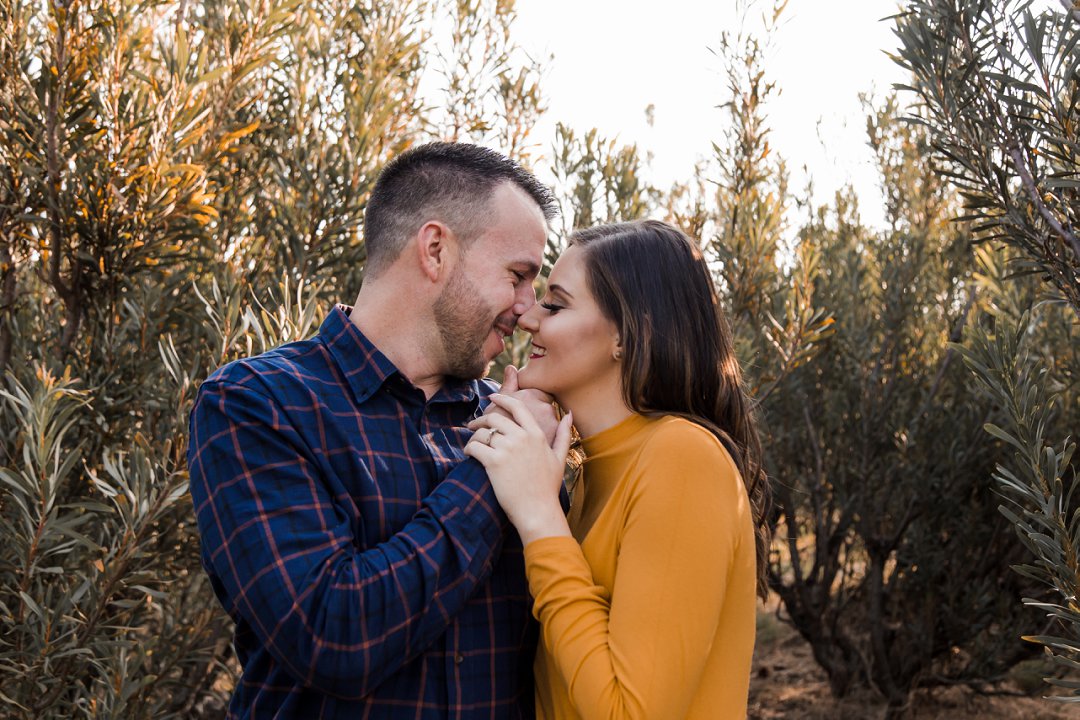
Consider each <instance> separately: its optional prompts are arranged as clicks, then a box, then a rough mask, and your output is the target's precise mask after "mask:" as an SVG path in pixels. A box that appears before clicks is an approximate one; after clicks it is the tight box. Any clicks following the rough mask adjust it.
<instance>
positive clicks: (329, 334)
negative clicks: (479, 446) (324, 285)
mask: <svg viewBox="0 0 1080 720" xmlns="http://www.w3.org/2000/svg"><path fill="white" fill-rule="evenodd" d="M352 310H353V309H352V307H350V306H348V305H341V304H338V305H335V306H334V308H333V309H332V310H331V311H330V314H329V315H327V316H326V319H325V320H323V323H322V325H321V326H320V327H319V337H320V338H321V339H322V341H323V342H324V343H325V344H326V347H327V349H328V350H329V351H330V354H331V355H332V356H333V357H334V361H335V362H336V363H337V366H338V368H340V370H341V372H342V374H343V375H344V376H345V380H346V382H348V383H349V387H350V388H351V389H352V391H353V395H354V396H355V398H356V402H358V403H363V402H365V401H366V400H367V399H368V398H369V397H371V395H372V394H373V393H374V392H375V391H376V390H378V389H379V388H380V387H382V386H383V384H384V383H386V382H387V381H395V382H402V381H404V382H405V383H406V384H408V385H409V386H410V387H411V386H412V383H411V382H409V379H408V378H406V377H405V375H404V374H402V373H401V371H400V370H398V369H397V367H395V366H394V363H392V362H390V360H389V358H387V357H386V356H385V355H383V354H382V353H381V352H380V351H379V349H378V348H377V347H375V345H374V344H373V343H372V342H371V341H370V340H369V339H368V338H367V336H365V335H364V333H362V332H360V328H358V327H356V325H354V324H353V323H352V321H351V320H350V319H349V316H350V315H351V314H352ZM477 384H478V381H477V380H449V381H447V382H446V383H445V384H443V386H442V387H441V388H440V389H439V390H438V391H437V392H436V393H435V394H434V395H433V396H432V397H431V400H430V402H438V403H444V402H446V403H454V402H467V403H476V402H478V401H479V394H478V387H477Z"/></svg>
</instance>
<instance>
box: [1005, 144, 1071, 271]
mask: <svg viewBox="0 0 1080 720" xmlns="http://www.w3.org/2000/svg"><path fill="white" fill-rule="evenodd" d="M1008 153H1009V157H1010V158H1012V161H1013V166H1014V167H1015V168H1016V172H1017V173H1018V174H1019V175H1020V180H1021V181H1022V182H1023V183H1024V187H1025V188H1026V189H1027V191H1028V195H1030V196H1031V202H1033V203H1034V204H1035V207H1036V208H1038V210H1039V214H1040V215H1042V216H1043V218H1044V219H1045V220H1046V222H1047V223H1048V224H1049V225H1050V227H1052V228H1053V229H1054V232H1056V233H1057V234H1058V235H1060V236H1061V238H1062V239H1063V240H1065V241H1066V242H1068V243H1069V246H1070V247H1071V248H1072V251H1073V254H1074V255H1075V256H1076V259H1077V262H1080V239H1078V238H1077V237H1076V235H1075V234H1073V233H1072V232H1071V231H1070V230H1069V229H1068V228H1066V227H1065V226H1063V225H1062V224H1061V222H1060V221H1059V220H1058V219H1057V218H1056V217H1054V214H1053V213H1052V212H1050V208H1048V207H1046V203H1044V202H1043V199H1042V197H1041V196H1040V195H1039V187H1038V186H1037V185H1036V184H1035V178H1033V177H1032V176H1031V171H1030V170H1029V169H1028V166H1027V163H1025V162H1024V155H1023V153H1021V152H1020V148H1018V147H1016V146H1015V145H1014V146H1013V147H1011V148H1009V149H1008Z"/></svg>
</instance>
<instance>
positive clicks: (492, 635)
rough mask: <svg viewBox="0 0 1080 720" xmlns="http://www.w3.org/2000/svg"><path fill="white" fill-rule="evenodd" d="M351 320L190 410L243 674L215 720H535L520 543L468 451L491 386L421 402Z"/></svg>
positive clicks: (207, 390) (197, 482)
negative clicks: (223, 715)
mask: <svg viewBox="0 0 1080 720" xmlns="http://www.w3.org/2000/svg"><path fill="white" fill-rule="evenodd" d="M349 312H350V308H348V307H345V306H338V307H336V308H335V309H334V310H333V311H332V312H331V313H330V315H329V316H328V317H327V318H326V320H325V321H324V322H323V324H322V327H321V328H320V330H319V333H318V335H316V336H315V337H313V338H311V339H309V340H304V341H300V342H295V343H290V344H288V345H283V346H282V347H280V348H277V349H275V350H273V351H271V352H268V353H265V354H263V355H259V356H257V357H253V358H248V359H243V360H238V361H236V362H233V363H230V364H229V365H226V366H225V367H222V368H220V369H219V370H218V371H217V372H215V373H214V374H213V375H211V376H210V377H209V378H208V379H207V380H206V382H204V383H203V384H202V387H201V388H200V390H199V397H198V400H197V402H196V404H195V409H194V410H193V411H192V414H191V445H190V450H189V453H188V465H189V468H190V471H191V497H192V501H193V502H194V504H195V512H196V516H197V518H198V523H199V530H200V532H201V535H202V559H203V565H204V566H205V568H206V571H207V573H208V574H209V575H210V579H211V581H212V584H213V587H214V591H215V592H216V593H217V596H218V598H219V599H220V600H221V602H222V604H223V605H224V606H225V609H226V610H227V611H228V613H229V615H231V616H232V618H233V619H234V620H235V621H236V636H235V644H236V651H237V655H238V656H239V659H240V663H241V665H242V667H243V673H242V677H241V678H240V681H239V683H238V685H237V688H236V691H235V693H234V695H233V698H232V702H231V704H230V708H229V715H228V717H229V718H249V717H250V718H264V717H265V718H271V717H272V718H305V719H306V718H345V717H348V718H417V719H421V718H522V717H532V715H533V709H532V701H533V697H532V693H533V691H532V679H531V678H532V658H533V651H534V649H535V642H536V634H535V626H534V624H533V623H532V620H531V617H530V609H531V600H530V598H529V595H528V586H527V585H526V583H525V570H524V561H523V557H522V552H521V543H520V541H519V540H518V538H517V536H516V534H514V533H513V531H512V530H511V531H510V532H508V533H507V532H506V530H507V528H508V527H509V526H508V524H507V522H506V518H505V516H504V515H503V514H502V511H501V510H500V509H499V506H498V503H497V502H496V500H495V495H494V493H493V492H492V490H491V486H490V484H489V483H488V481H487V476H486V475H485V473H484V471H483V468H482V467H481V466H480V465H479V464H478V463H476V461H474V460H471V459H469V460H466V459H465V457H464V455H463V453H462V448H463V447H464V445H465V443H466V442H467V441H468V437H469V432H468V431H467V430H466V429H465V428H464V427H463V426H464V424H465V423H466V422H468V420H469V419H471V418H473V417H475V416H476V415H477V414H478V413H479V411H480V408H481V407H482V406H483V405H484V404H486V398H487V396H488V395H489V394H490V393H492V392H494V389H495V388H494V386H493V385H492V384H490V383H488V382H486V381H473V382H460V383H456V384H448V385H447V386H445V387H444V388H443V389H442V390H440V391H439V392H438V393H437V394H436V395H435V396H433V397H432V398H431V399H430V400H429V401H426V400H425V397H424V394H423V392H422V391H420V390H419V389H417V388H415V387H414V386H413V385H412V384H411V383H410V382H409V381H408V380H407V379H405V377H404V376H402V375H401V374H400V373H399V372H398V371H397V370H396V369H395V368H394V366H393V365H392V364H391V363H390V361H389V360H387V358H386V357H385V356H384V355H382V354H381V353H380V352H379V351H378V350H377V349H376V348H375V347H374V346H373V345H372V344H371V343H370V342H369V341H368V340H367V339H366V338H365V337H364V336H363V334H362V333H360V332H359V330H358V329H357V328H356V326H355V325H353V324H352V323H351V322H350V321H349V318H348V314H349ZM504 533H506V534H505V536H504ZM504 539H505V541H504Z"/></svg>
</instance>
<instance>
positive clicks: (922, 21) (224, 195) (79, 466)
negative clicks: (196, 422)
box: [0, 0, 1080, 718]
mask: <svg viewBox="0 0 1080 720" xmlns="http://www.w3.org/2000/svg"><path fill="white" fill-rule="evenodd" d="M906 9H907V10H908V12H907V14H904V15H902V16H900V17H898V18H897V19H896V26H897V36H898V45H899V46H900V48H899V49H898V50H897V59H898V62H901V63H902V64H904V65H905V67H907V68H908V70H909V71H910V72H911V76H912V82H911V86H910V87H909V88H907V89H902V90H901V94H900V95H898V96H887V97H884V98H877V99H867V100H866V101H865V103H866V115H867V130H868V134H867V141H868V142H869V143H870V145H871V147H872V149H873V150H874V152H875V156H876V158H877V165H878V168H879V173H880V182H881V185H882V188H883V190H884V192H885V197H886V199H887V200H886V202H887V208H886V210H887V212H886V215H887V218H888V226H887V227H886V228H885V229H882V230H875V229H871V228H868V227H865V226H864V225H863V224H862V223H861V221H860V219H859V209H858V204H857V202H856V201H855V199H854V194H853V193H852V192H851V190H850V189H845V190H841V191H839V192H838V193H837V195H836V197H835V199H834V201H833V202H832V203H830V204H828V205H827V206H824V207H815V206H813V204H812V203H810V202H809V201H808V200H807V198H808V197H809V195H810V194H809V192H800V191H793V190H792V189H791V188H790V187H789V185H788V177H787V171H786V168H785V164H784V162H783V159H782V158H781V157H780V156H779V154H778V153H777V152H776V150H775V149H774V148H772V147H770V144H769V130H768V102H769V98H770V97H771V96H773V95H774V94H775V92H777V90H778V89H777V88H776V86H775V84H774V83H773V82H772V81H771V80H770V78H769V76H768V73H767V67H766V65H767V62H766V61H767V54H768V53H767V49H768V43H769V41H770V37H771V33H772V28H773V27H774V26H775V24H776V22H777V21H778V19H779V18H780V17H781V16H782V13H783V10H784V8H783V4H782V3H781V4H778V5H777V6H774V7H772V8H765V10H766V13H765V14H766V17H765V22H764V24H763V26H761V27H756V28H754V29H753V32H751V33H739V34H729V35H725V36H724V40H723V43H722V47H721V50H722V53H721V54H722V56H723V58H724V60H725V63H726V67H727V72H726V75H725V77H724V84H723V86H721V87H717V88H707V89H704V90H703V91H705V92H710V93H714V94H715V95H716V98H717V102H718V103H722V109H723V112H724V114H725V116H726V121H725V123H724V124H723V126H722V128H721V130H720V131H719V132H718V136H717V137H716V138H715V143H714V145H713V147H712V148H711V151H710V149H708V148H704V149H703V151H708V155H707V159H706V160H704V161H703V162H702V163H701V164H700V165H699V167H698V168H697V169H696V171H695V173H694V174H693V175H692V177H690V178H687V180H686V181H685V182H684V183H680V184H678V185H676V186H674V187H671V188H660V187H656V186H654V185H653V184H652V183H650V180H649V178H648V174H647V172H646V171H645V170H644V166H645V163H644V162H643V158H642V157H641V154H640V152H639V150H638V148H636V147H634V146H623V145H620V144H619V143H618V142H616V141H615V140H612V139H611V137H610V136H609V135H607V134H606V131H605V129H595V128H570V127H566V126H559V127H558V130H557V132H556V136H555V137H554V138H535V137H531V136H530V129H531V127H532V126H533V124H534V123H535V121H536V118H538V117H539V116H540V115H541V114H542V113H543V112H544V111H545V100H544V95H543V82H542V79H543V78H542V66H541V65H540V64H538V63H537V62H536V61H535V60H534V59H532V58H529V57H528V56H527V55H525V54H524V53H523V52H522V51H521V49H520V48H519V47H517V46H516V45H515V43H514V39H513V32H512V29H513V24H514V19H515V14H514V6H513V2H512V0H398V1H397V2H390V1H388V0H360V1H359V2H343V1H342V0H320V1H318V2H313V3H300V2H297V1H296V0H241V1H240V2H236V1H232V0H230V1H229V2H219V1H218V0H209V1H208V2H204V3H188V2H187V1H186V0H180V1H179V2H159V1H157V0H144V1H139V2H136V1H134V0H63V1H59V0H53V1H52V2H47V3H44V4H42V3H30V2H24V1H22V0H0V371H3V373H4V380H3V386H2V390H0V408H2V410H0V481H2V482H0V533H2V537H3V540H4V542H3V543H0V703H3V704H4V714H5V715H9V716H11V717H23V718H29V717H34V718H39V717H65V718H66V717H82V716H87V717H123V718H142V717H147V718H149V717H155V718H157V717H202V716H206V717H214V716H219V715H220V714H221V711H222V708H223V705H224V703H225V702H226V701H227V697H228V690H229V688H230V687H231V685H232V683H233V682H234V679H235V677H234V673H235V671H236V667H235V660H234V658H233V656H232V654H231V649H230V645H229V634H230V627H229V622H228V619H227V618H225V617H224V616H223V614H222V612H221V610H220V608H219V607H218V606H217V603H216V601H215V600H214V598H213V595H212V593H211V591H210V588H209V587H208V582H207V579H206V577H205V575H204V574H203V573H202V570H201V568H200V567H199V561H198V537H197V533H196V529H195V527H194V522H193V517H192V510H191V507H190V502H189V500H188V498H187V495H186V482H187V476H186V468H185V466H184V457H185V451H186V444H185V443H186V424H187V416H188V413H189V411H190V407H191V401H192V398H193V395H194V390H195V389H196V388H197V386H198V383H199V382H200V381H201V379H202V378H204V377H206V375H207V374H209V373H210V372H211V371H212V370H213V369H214V368H215V367H217V366H218V365H220V364H222V363H224V362H227V361H229V360H231V359H233V358H236V357H239V356H242V355H248V354H252V353H257V352H261V351H262V350H265V349H268V348H270V347H273V346H275V345H277V344H280V343H282V342H286V341H289V340H292V339H295V338H299V337H304V336H306V335H309V334H310V333H311V332H313V330H314V329H315V327H317V323H318V322H319V321H320V319H321V317H322V316H323V314H324V313H325V312H326V310H327V308H328V307H329V306H330V304H331V303H333V302H349V301H351V299H352V298H353V297H354V296H355V292H356V291H357V289H358V288H359V285H360V283H361V282H362V279H363V264H364V246H363V241H362V226H361V222H362V214H363V208H364V203H365V200H366V197H367V193H368V191H369V189H370V186H371V184H372V182H373V181H374V178H375V176H376V174H377V172H378V170H379V168H380V167H381V166H382V165H383V164H384V163H385V162H386V160H387V159H388V158H390V157H392V156H393V155H394V154H396V153H398V152H400V151H402V150H403V149H405V148H407V147H409V146H410V145H413V144H416V143H419V142H423V141H425V140H427V139H432V138H449V139H458V140H470V141H475V142H481V143H486V144H490V145H492V146H494V147H498V148H500V149H502V150H504V151H505V152H508V153H509V154H511V155H512V156H514V157H516V158H518V159H519V160H521V161H522V162H523V163H525V164H526V165H532V164H534V163H535V162H536V161H537V160H538V159H539V157H540V155H544V156H546V158H547V160H548V167H549V169H548V170H547V171H546V172H547V173H549V175H548V176H546V177H544V179H545V180H548V181H549V182H551V183H552V184H553V185H554V186H555V188H556V190H557V192H558V194H559V196H560V200H561V204H562V210H563V212H562V218H561V221H560V222H561V227H559V228H556V230H557V232H555V233H553V236H552V238H551V243H550V247H549V253H548V255H549V259H552V258H554V257H555V256H556V255H557V253H558V251H559V249H560V238H561V237H563V236H565V233H566V232H567V231H568V230H569V229H571V228H573V227H578V226H584V225H589V224H593V223H598V222H608V221H612V220H621V219H630V218H635V217H643V216H655V217H663V218H667V219H670V220H672V221H673V222H676V223H678V224H679V225H681V226H682V227H683V228H684V229H685V230H686V231H687V232H689V233H690V234H692V235H693V236H695V237H697V238H699V239H700V241H701V243H702V248H703V251H704V252H705V253H706V254H707V255H708V257H709V259H710V261H711V262H712V264H713V267H714V268H715V271H716V280H717V283H718V285H719V287H720V288H721V291H722V296H723V300H724V303H725V307H726V310H727V311H728V313H729V314H730V317H731V319H732V323H733V326H734V328H735V330H736V334H737V338H738V350H739V353H740V357H741V358H742V360H743V362H744V364H745V366H746V368H747V374H748V377H749V381H750V383H751V386H752V388H751V389H752V390H753V392H754V394H755V396H756V397H757V398H758V402H759V409H760V412H761V416H762V420H763V423H764V424H763V428H764V431H765V436H766V437H765V440H766V451H767V459H768V467H769V470H770V473H771V475H772V478H773V484H774V489H775V492H776V496H777V500H778V504H777V509H776V514H775V517H774V518H773V520H774V522H775V524H776V532H777V542H776V544H775V546H774V554H773V558H772V570H771V584H772V586H773V588H774V590H775V591H776V592H777V594H778V595H779V597H780V598H781V600H782V612H783V616H784V617H785V618H786V619H787V620H788V621H789V622H791V623H792V624H793V625H794V627H795V628H796V629H797V630H798V631H799V632H800V634H802V635H803V637H804V638H806V640H807V641H808V642H809V643H810V645H811V646H812V648H813V652H814V656H815V659H816V660H817V662H818V663H819V664H821V666H822V667H823V668H824V669H825V671H826V673H827V675H828V677H829V681H830V686H831V688H832V691H833V692H834V693H836V694H837V695H844V694H846V693H848V692H850V691H851V690H852V689H853V688H871V689H872V690H873V691H874V692H876V693H878V694H879V695H880V696H881V697H882V698H883V699H884V701H886V702H887V704H888V706H889V708H890V710H889V713H890V714H892V715H896V716H899V715H902V714H903V713H904V711H905V708H906V707H907V699H908V697H909V695H910V693H911V692H912V690H913V689H915V688H918V687H928V686H931V687H932V686H935V685H949V684H957V683H963V684H970V685H972V686H975V687H979V688H991V687H993V684H994V683H995V682H997V681H998V680H1000V678H1001V677H1003V675H1004V673H1006V672H1007V671H1008V669H1009V667H1010V666H1011V665H1013V664H1014V663H1015V662H1017V661H1018V660H1020V659H1022V658H1024V657H1028V656H1030V655H1031V653H1032V652H1034V651H1036V645H1035V644H1032V643H1025V642H1023V641H1021V640H1020V636H1021V635H1032V636H1037V637H1036V640H1037V643H1039V644H1042V645H1043V646H1044V647H1047V648H1049V649H1050V650H1051V651H1052V652H1053V653H1054V657H1055V659H1056V663H1057V666H1056V669H1055V668H1050V669H1049V670H1048V672H1051V676H1052V679H1053V681H1054V682H1056V683H1058V684H1061V685H1063V686H1064V689H1065V690H1066V691H1068V690H1073V689H1075V688H1076V687H1077V684H1076V682H1075V681H1074V679H1075V678H1076V670H1077V669H1080V665H1078V664H1077V663H1080V657H1078V656H1077V651H1076V648H1077V646H1078V645H1077V641H1078V638H1080V615H1078V610H1077V606H1076V600H1075V596H1076V587H1077V585H1078V584H1080V583H1078V576H1077V573H1078V564H1077V553H1078V550H1077V548H1078V547H1080V521H1078V520H1077V517H1078V516H1077V515H1076V508H1077V500H1076V498H1075V496H1073V495H1072V493H1071V490H1072V488H1073V487H1075V477H1076V474H1075V469H1076V466H1075V462H1076V461H1075V459H1074V457H1073V455H1072V449H1071V448H1072V447H1073V444H1072V442H1071V440H1070V437H1071V432H1072V429H1075V428H1077V427H1080V424H1078V420H1080V394H1078V392H1077V377H1078V368H1080V362H1078V357H1077V348H1078V347H1080V344H1078V343H1077V341H1076V333H1077V327H1076V325H1077V318H1078V314H1080V308H1078V303H1077V297H1080V295H1078V294H1077V292H1076V289H1077V287H1078V285H1077V266H1078V257H1080V255H1078V252H1080V251H1078V250H1077V246H1076V245H1073V244H1072V242H1073V240H1075V232H1074V231H1073V229H1072V228H1073V227H1074V225H1073V223H1074V220H1075V218H1076V212H1077V204H1076V188H1077V187H1080V180H1078V179H1077V175H1076V173H1077V168H1076V150H1077V109H1076V108H1077V98H1078V96H1080V95H1078V93H1080V89H1078V84H1077V74H1076V68H1077V67H1078V64H1080V59H1078V57H1080V56H1078V51H1077V45H1076V42H1077V32H1076V28H1077V22H1080V21H1078V19H1077V17H1076V12H1075V11H1073V10H1071V6H1068V5H1067V4H1066V5H1063V7H1062V9H1061V10H1059V11H1051V12H1047V13H1044V14H1042V15H1041V16H1039V15H1037V14H1033V13H1032V12H1031V11H1030V9H1029V8H1027V7H1026V4H1025V3H978V2H966V1H964V0H912V1H911V2H909V3H908V4H907V6H906ZM425 77H427V78H429V79H430V78H432V77H434V78H435V79H436V82H435V84H436V85H437V86H438V88H439V97H438V102H436V103H433V104H429V102H428V100H425V98H424V97H422V96H421V94H420V92H419V88H420V84H421V82H422V80H423V79H424V78H425ZM911 121H913V122H911ZM928 158H929V159H930V160H931V161H930V162H927V159H928ZM1018 158H1019V159H1018ZM958 218H959V219H958ZM541 282H542V281H541ZM526 344H527V340H526V339H525V338H523V337H517V338H515V340H514V341H513V342H512V343H511V347H510V348H509V351H508V353H507V355H506V356H504V357H503V358H501V359H500V361H499V362H498V364H497V366H496V368H495V369H494V373H495V375H496V377H498V376H500V373H501V368H502V367H503V366H504V365H505V363H506V362H509V361H514V360H519V359H520V358H521V357H522V356H523V355H522V351H523V350H524V348H525V346H526ZM984 427H986V428H987V429H988V430H989V432H986V431H984V429H983V428H984ZM1002 494H1004V497H1005V499H1004V501H1003V499H1002ZM1002 502H1005V504H1006V512H1004V514H1003V513H1002V512H999V510H998V505H999V504H1001V503H1002ZM1018 563H1019V564H1021V566H1022V567H1021V568H1020V569H1021V572H1019V573H1017V572H1013V571H1012V570H1010V565H1014V564H1018ZM1024 597H1027V598H1028V600H1027V603H1028V604H1029V605H1033V606H1034V609H1031V608H1025V605H1024V604H1023V602H1022V598H1024ZM1047 615H1049V618H1047V617H1045V616H1047ZM1070 677H1071V678H1074V679H1070Z"/></svg>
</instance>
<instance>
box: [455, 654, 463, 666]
mask: <svg viewBox="0 0 1080 720" xmlns="http://www.w3.org/2000/svg"><path fill="white" fill-rule="evenodd" d="M463 662H465V656H464V655H455V656H454V664H455V665H460V664H461V663H463Z"/></svg>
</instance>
